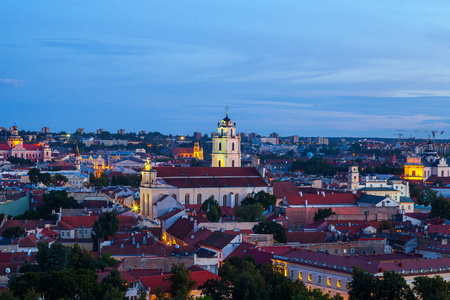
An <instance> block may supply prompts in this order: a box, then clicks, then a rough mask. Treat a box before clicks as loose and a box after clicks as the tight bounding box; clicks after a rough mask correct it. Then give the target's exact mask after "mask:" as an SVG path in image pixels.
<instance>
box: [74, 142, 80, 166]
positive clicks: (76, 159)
mask: <svg viewBox="0 0 450 300" xmlns="http://www.w3.org/2000/svg"><path fill="white" fill-rule="evenodd" d="M75 169H76V170H77V171H80V169H81V155H80V150H79V149H78V144H77V148H76V149H75Z"/></svg>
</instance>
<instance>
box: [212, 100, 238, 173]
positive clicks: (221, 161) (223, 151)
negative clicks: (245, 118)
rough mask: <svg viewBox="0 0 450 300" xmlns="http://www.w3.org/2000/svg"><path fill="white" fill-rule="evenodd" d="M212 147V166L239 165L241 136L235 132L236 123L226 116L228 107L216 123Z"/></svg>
mask: <svg viewBox="0 0 450 300" xmlns="http://www.w3.org/2000/svg"><path fill="white" fill-rule="evenodd" d="M212 140H213V149H212V166H213V167H240V166H241V137H240V135H239V134H238V133H237V132H236V123H233V121H231V120H230V118H228V107H227V112H226V116H225V118H224V119H223V120H222V121H220V122H219V123H218V124H217V133H216V134H214V136H213V138H212Z"/></svg>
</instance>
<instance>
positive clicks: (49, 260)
mask: <svg viewBox="0 0 450 300" xmlns="http://www.w3.org/2000/svg"><path fill="white" fill-rule="evenodd" d="M68 253H69V252H68V250H67V248H66V247H65V246H64V245H63V244H61V243H59V242H54V243H53V244H52V245H51V246H50V247H49V246H48V243H46V242H39V243H38V252H37V254H36V261H37V263H38V265H39V266H40V267H41V270H42V271H44V272H52V271H60V270H63V269H65V268H67V266H68V264H69V259H68Z"/></svg>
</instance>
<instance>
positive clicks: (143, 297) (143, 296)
mask: <svg viewBox="0 0 450 300" xmlns="http://www.w3.org/2000/svg"><path fill="white" fill-rule="evenodd" d="M137 300H147V292H146V291H144V290H140V291H139V292H138V294H137Z"/></svg>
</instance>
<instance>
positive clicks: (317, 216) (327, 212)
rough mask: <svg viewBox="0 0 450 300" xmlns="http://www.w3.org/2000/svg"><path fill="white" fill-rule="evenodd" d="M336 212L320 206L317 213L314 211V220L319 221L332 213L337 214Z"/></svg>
mask: <svg viewBox="0 0 450 300" xmlns="http://www.w3.org/2000/svg"><path fill="white" fill-rule="evenodd" d="M335 214H336V213H335V212H334V211H333V210H332V209H331V208H324V209H322V208H319V209H318V210H317V211H316V212H315V213H314V218H313V220H314V222H317V221H319V220H323V219H325V218H328V217H329V216H331V215H335Z"/></svg>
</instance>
